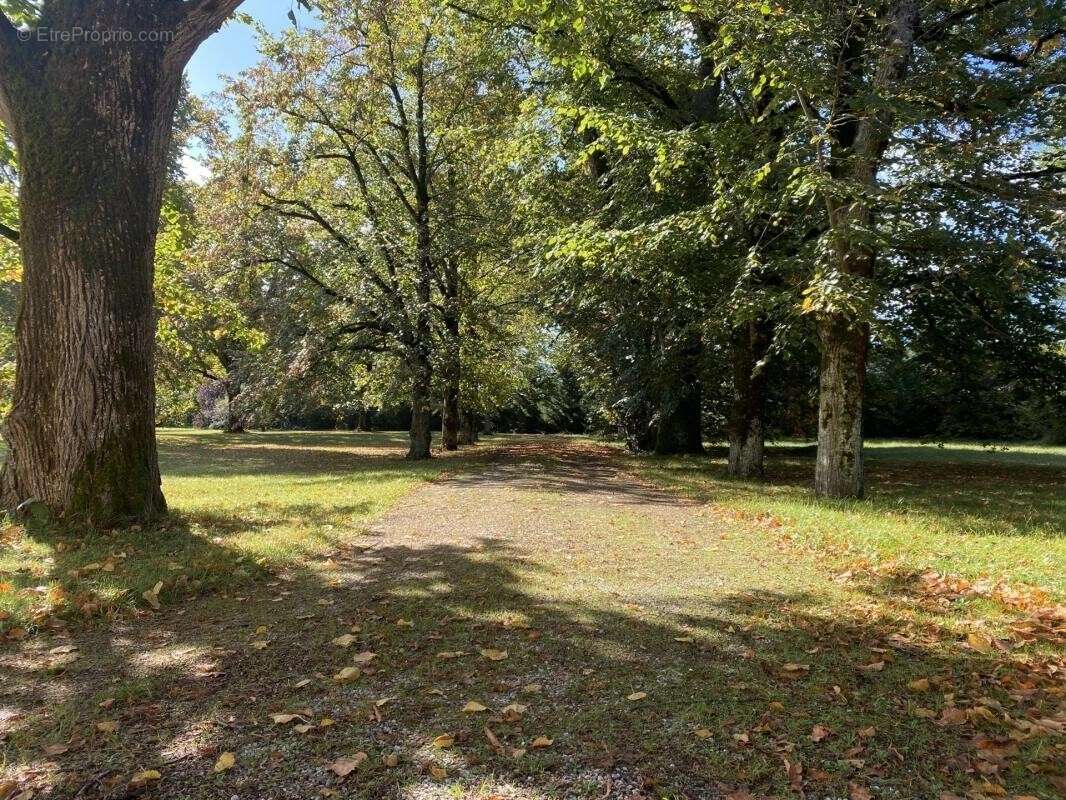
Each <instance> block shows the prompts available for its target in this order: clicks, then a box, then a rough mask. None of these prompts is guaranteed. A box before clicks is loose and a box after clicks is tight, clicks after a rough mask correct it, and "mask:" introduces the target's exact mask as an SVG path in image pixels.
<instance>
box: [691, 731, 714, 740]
mask: <svg viewBox="0 0 1066 800" xmlns="http://www.w3.org/2000/svg"><path fill="white" fill-rule="evenodd" d="M694 733H695V735H696V738H697V739H710V738H711V736H713V735H714V734H712V733H711V732H710V731H709V730H707V728H697V729H696V730H695V731H694Z"/></svg>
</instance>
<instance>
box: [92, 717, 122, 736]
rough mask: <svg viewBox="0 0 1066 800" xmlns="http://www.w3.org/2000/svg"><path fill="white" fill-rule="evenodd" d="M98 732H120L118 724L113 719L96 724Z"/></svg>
mask: <svg viewBox="0 0 1066 800" xmlns="http://www.w3.org/2000/svg"><path fill="white" fill-rule="evenodd" d="M96 730H98V731H102V732H103V733H115V732H116V731H118V723H117V722H116V721H115V720H113V719H105V720H101V721H100V722H97V723H96Z"/></svg>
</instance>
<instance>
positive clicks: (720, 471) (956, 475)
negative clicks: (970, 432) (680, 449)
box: [633, 447, 1066, 538]
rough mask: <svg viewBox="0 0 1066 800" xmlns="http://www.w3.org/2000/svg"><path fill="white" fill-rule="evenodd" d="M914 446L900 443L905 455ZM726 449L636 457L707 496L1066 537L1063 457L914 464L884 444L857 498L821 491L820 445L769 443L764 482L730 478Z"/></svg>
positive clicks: (873, 453)
mask: <svg viewBox="0 0 1066 800" xmlns="http://www.w3.org/2000/svg"><path fill="white" fill-rule="evenodd" d="M909 449H910V448H901V449H900V450H901V454H903V453H904V451H907V450H909ZM720 450H721V449H720V448H719V449H717V450H715V451H713V452H712V454H711V455H712V457H711V458H648V459H640V460H639V461H635V462H633V463H634V465H635V466H636V467H637V468H638V471H639V470H641V469H642V468H644V469H650V470H651V471H653V472H655V473H658V474H659V475H660V476H661V477H662V478H664V479H665V480H666V481H667V482H668V483H669V484H671V485H672V486H675V487H677V488H678V489H680V490H682V491H683V492H685V493H686V494H687V495H689V496H693V497H696V498H698V499H700V500H703V501H706V502H716V501H722V500H723V499H724V500H729V501H736V500H739V501H741V502H762V501H765V502H770V503H772V502H775V501H794V502H797V503H801V504H804V505H807V506H809V507H820V508H824V509H827V510H833V509H839V510H842V511H854V512H855V513H856V514H857V515H865V516H867V517H873V516H881V517H883V518H897V519H899V518H901V517H903V516H907V517H909V518H913V519H915V521H916V523H921V522H922V521H924V522H926V523H928V524H931V525H934V526H938V527H941V528H943V529H945V530H949V531H950V532H952V533H959V534H967V535H982V534H992V535H1004V536H1034V537H1039V538H1048V537H1055V538H1059V537H1064V536H1066V467H1063V466H1058V465H1057V463H1058V462H1056V465H1055V466H1038V465H1034V464H1033V463H1032V462H1030V461H1024V462H1023V461H1019V462H1017V463H1008V462H1006V461H1000V460H999V459H998V457H997V458H996V460H995V461H990V462H983V461H974V462H971V463H964V462H953V461H950V460H942V461H937V460H922V461H915V462H910V461H903V460H896V459H895V458H888V459H883V458H881V457H880V454H881V453H882V452H883V450H880V449H878V450H868V451H867V452H868V456H869V457H868V460H867V468H866V487H867V497H866V499H865V500H863V501H862V502H861V503H858V504H856V503H848V502H841V501H832V500H819V499H818V498H815V497H814V495H813V493H812V491H811V486H812V483H813V476H814V463H813V450H812V451H811V452H810V453H809V454H808V453H807V451H806V450H801V452H800V454H799V455H797V454H796V452H795V451H796V450H797V448H793V447H781V448H769V450H768V453H767V461H766V482H765V483H756V482H751V481H745V480H737V479H733V478H730V477H729V476H728V474H727V471H726V464H725V455H724V451H721V452H719V451H720ZM963 452H969V451H963ZM808 456H809V457H808Z"/></svg>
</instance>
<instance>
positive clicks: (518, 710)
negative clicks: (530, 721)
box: [500, 703, 529, 722]
mask: <svg viewBox="0 0 1066 800" xmlns="http://www.w3.org/2000/svg"><path fill="white" fill-rule="evenodd" d="M528 708H529V706H527V705H524V704H522V703H509V704H508V705H506V706H504V707H503V710H502V711H500V713H501V714H502V715H503V718H504V719H505V720H506V721H507V722H517V721H518V720H519V719H521V717H522V715H523V714H525V713H526V710H527V709H528Z"/></svg>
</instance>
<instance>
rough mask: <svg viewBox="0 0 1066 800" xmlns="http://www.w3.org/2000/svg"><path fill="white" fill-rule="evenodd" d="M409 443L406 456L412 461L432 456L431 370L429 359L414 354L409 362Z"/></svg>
mask: <svg viewBox="0 0 1066 800" xmlns="http://www.w3.org/2000/svg"><path fill="white" fill-rule="evenodd" d="M411 371H412V378H411V445H410V448H409V449H408V451H407V457H408V458H409V459H411V460H413V461H418V460H424V459H427V458H431V457H432V452H431V450H432V447H433V433H432V429H431V427H430V422H431V419H432V416H433V409H432V407H431V405H430V393H431V391H432V387H433V370H432V368H431V366H430V363H429V359H428V358H426V357H425V356H424V355H416V356H415V358H414V359H413V360H412V364H411Z"/></svg>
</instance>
